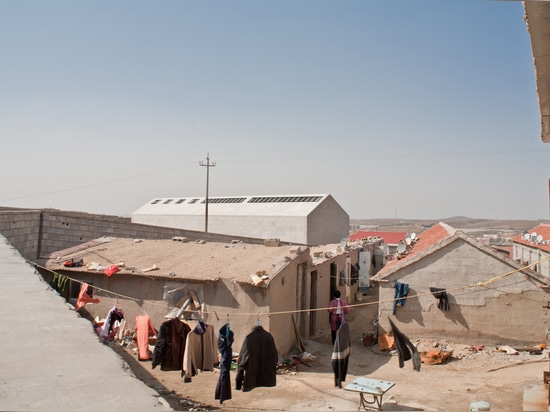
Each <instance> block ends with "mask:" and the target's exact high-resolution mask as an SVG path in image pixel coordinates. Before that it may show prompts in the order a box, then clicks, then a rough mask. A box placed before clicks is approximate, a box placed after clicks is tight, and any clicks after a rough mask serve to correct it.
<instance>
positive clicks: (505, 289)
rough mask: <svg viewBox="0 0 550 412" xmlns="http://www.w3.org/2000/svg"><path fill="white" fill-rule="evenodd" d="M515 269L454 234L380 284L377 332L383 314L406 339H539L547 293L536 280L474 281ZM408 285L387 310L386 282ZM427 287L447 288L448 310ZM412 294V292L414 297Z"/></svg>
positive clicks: (384, 325)
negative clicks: (444, 244) (451, 239)
mask: <svg viewBox="0 0 550 412" xmlns="http://www.w3.org/2000/svg"><path fill="white" fill-rule="evenodd" d="M514 270H515V268H514V267H513V266H511V265H508V264H507V263H505V262H503V261H501V260H498V259H496V258H494V257H493V256H491V255H489V254H487V253H485V252H483V251H482V250H480V249H477V248H475V247H473V246H472V245H470V244H469V243H467V242H465V241H464V240H462V239H458V240H456V241H455V242H453V243H451V244H450V245H448V246H447V247H445V248H443V249H441V250H439V251H437V252H436V253H434V254H432V255H430V256H428V257H425V258H423V259H422V260H421V261H419V262H417V263H414V264H412V265H410V266H408V267H406V268H404V269H402V270H401V271H398V272H396V273H395V274H394V275H392V276H390V277H389V278H388V280H389V282H388V283H380V284H379V287H380V306H379V320H380V328H381V331H380V332H381V333H383V332H384V331H389V330H390V326H389V322H388V318H389V317H391V318H392V320H394V323H396V325H397V327H398V328H399V329H400V330H401V331H402V332H404V333H406V334H407V336H408V337H409V338H417V337H424V338H456V339H460V340H461V341H467V342H468V343H469V342H471V343H476V342H479V343H484V344H490V343H491V342H492V343H496V342H500V343H502V342H514V341H515V342H544V341H545V334H546V329H547V328H548V326H549V325H548V310H547V309H543V308H542V306H543V305H545V304H546V303H547V299H548V296H547V295H546V293H544V292H543V291H542V290H541V289H540V288H539V284H538V282H535V281H533V280H532V279H531V278H529V277H528V276H527V275H524V274H522V273H515V274H512V275H509V276H506V277H504V278H502V279H500V280H498V281H496V282H493V283H490V284H488V285H487V287H480V286H478V287H470V288H468V287H467V286H468V285H474V284H477V283H478V282H483V281H487V280H489V279H492V278H494V277H498V276H501V275H504V274H506V273H510V272H512V271H514ZM395 280H397V281H399V282H402V283H408V284H409V297H408V299H407V301H406V303H405V305H404V306H402V307H397V308H396V314H395V316H394V315H392V310H393V300H394V296H395V289H394V288H393V286H392V281H395ZM430 287H439V288H446V289H447V290H448V296H449V301H450V305H451V310H450V311H448V312H445V311H441V310H440V309H438V307H437V299H435V298H434V297H433V296H432V295H431V293H430V291H429V288H430ZM415 296H416V297H415Z"/></svg>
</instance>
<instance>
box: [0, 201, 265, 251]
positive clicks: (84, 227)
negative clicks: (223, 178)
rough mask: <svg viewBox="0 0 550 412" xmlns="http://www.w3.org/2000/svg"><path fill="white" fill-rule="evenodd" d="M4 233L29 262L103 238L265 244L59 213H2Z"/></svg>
mask: <svg viewBox="0 0 550 412" xmlns="http://www.w3.org/2000/svg"><path fill="white" fill-rule="evenodd" d="M0 233H2V235H3V236H4V237H5V238H6V239H7V240H8V241H9V242H10V244H11V245H12V246H13V247H14V248H15V249H17V250H18V251H19V253H21V255H22V256H23V257H24V258H26V259H29V260H34V259H38V258H41V257H46V256H47V255H48V254H50V253H53V252H56V251H59V250H62V249H66V248H69V247H73V246H77V245H80V244H82V243H85V242H88V241H90V240H93V239H97V238H99V237H102V236H114V237H126V238H143V239H170V238H172V237H174V236H182V237H187V238H189V239H193V240H196V239H205V240H211V241H221V242H227V241H231V240H233V239H237V240H242V241H243V242H245V243H255V244H261V243H263V239H254V238H247V237H239V236H230V235H224V234H217V233H215V232H209V233H204V232H197V231H192V230H183V229H174V228H169V227H159V226H150V225H142V224H136V223H132V222H131V221H130V219H129V218H124V217H119V216H106V215H94V214H88V213H81V212H66V211H59V210H50V209H47V210H28V209H2V210H0Z"/></svg>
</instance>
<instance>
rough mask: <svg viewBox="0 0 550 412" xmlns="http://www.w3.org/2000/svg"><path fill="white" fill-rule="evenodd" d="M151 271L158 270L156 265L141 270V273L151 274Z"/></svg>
mask: <svg viewBox="0 0 550 412" xmlns="http://www.w3.org/2000/svg"><path fill="white" fill-rule="evenodd" d="M153 270H158V266H157V265H153V266H151V267H149V268H146V269H141V271H142V272H151V271H153Z"/></svg>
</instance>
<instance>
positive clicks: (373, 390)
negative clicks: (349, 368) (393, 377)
mask: <svg viewBox="0 0 550 412" xmlns="http://www.w3.org/2000/svg"><path fill="white" fill-rule="evenodd" d="M394 385H395V382H390V381H381V380H378V379H371V378H356V379H355V380H353V382H351V383H349V384H347V385H346V387H345V388H344V390H346V391H352V392H358V393H359V407H358V408H357V410H360V409H361V408H363V409H364V410H367V409H377V410H379V411H381V410H382V401H383V399H382V398H383V397H384V394H385V393H386V392H387V391H389V390H390V389H391V388H393V387H394ZM365 395H372V401H369V400H367V399H365ZM371 405H372V406H371Z"/></svg>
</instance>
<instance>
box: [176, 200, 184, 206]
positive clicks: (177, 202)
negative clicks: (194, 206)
mask: <svg viewBox="0 0 550 412" xmlns="http://www.w3.org/2000/svg"><path fill="white" fill-rule="evenodd" d="M183 202H185V199H178V200H177V201H176V205H179V204H181V203H183Z"/></svg>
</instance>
